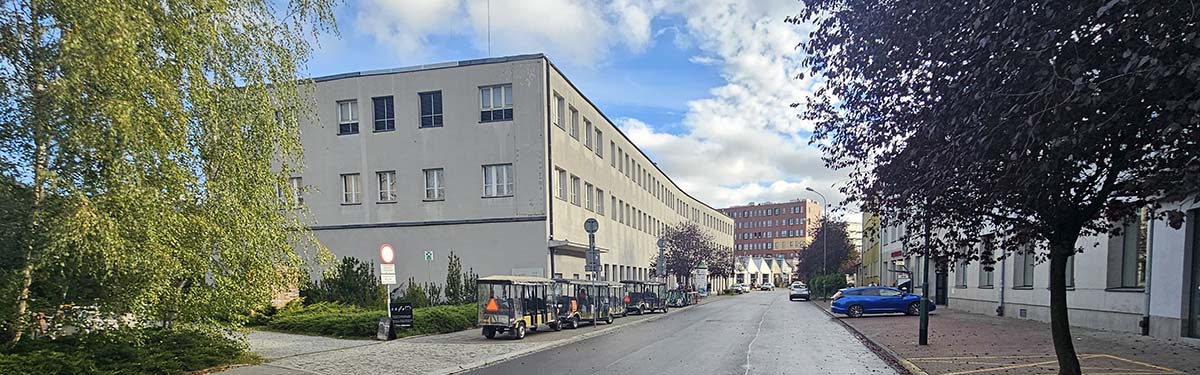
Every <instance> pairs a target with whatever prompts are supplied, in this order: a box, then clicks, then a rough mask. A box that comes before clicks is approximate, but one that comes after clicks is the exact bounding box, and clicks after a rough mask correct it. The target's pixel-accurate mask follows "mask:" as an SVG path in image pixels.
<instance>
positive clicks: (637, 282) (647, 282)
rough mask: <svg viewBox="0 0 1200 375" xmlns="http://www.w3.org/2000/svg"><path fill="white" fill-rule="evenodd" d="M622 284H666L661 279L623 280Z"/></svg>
mask: <svg viewBox="0 0 1200 375" xmlns="http://www.w3.org/2000/svg"><path fill="white" fill-rule="evenodd" d="M621 283H622V284H645V285H666V283H664V282H661V281H642V280H621Z"/></svg>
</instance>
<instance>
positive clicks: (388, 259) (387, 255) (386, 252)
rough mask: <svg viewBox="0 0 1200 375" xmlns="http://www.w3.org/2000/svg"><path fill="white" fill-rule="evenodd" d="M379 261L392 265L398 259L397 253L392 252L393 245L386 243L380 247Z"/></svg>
mask: <svg viewBox="0 0 1200 375" xmlns="http://www.w3.org/2000/svg"><path fill="white" fill-rule="evenodd" d="M379 259H380V260H383V264H392V260H393V259H396V253H395V252H394V251H392V245H389V244H386V243H385V244H383V245H380V246H379Z"/></svg>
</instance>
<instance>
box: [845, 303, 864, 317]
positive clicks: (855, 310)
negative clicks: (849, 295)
mask: <svg viewBox="0 0 1200 375" xmlns="http://www.w3.org/2000/svg"><path fill="white" fill-rule="evenodd" d="M846 316H848V317H851V318H858V317H861V316H863V307H862V305H850V307H849V308H846Z"/></svg>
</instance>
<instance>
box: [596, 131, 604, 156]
mask: <svg viewBox="0 0 1200 375" xmlns="http://www.w3.org/2000/svg"><path fill="white" fill-rule="evenodd" d="M596 156H599V157H600V158H601V159H604V132H601V131H600V127H599V126H597V127H596Z"/></svg>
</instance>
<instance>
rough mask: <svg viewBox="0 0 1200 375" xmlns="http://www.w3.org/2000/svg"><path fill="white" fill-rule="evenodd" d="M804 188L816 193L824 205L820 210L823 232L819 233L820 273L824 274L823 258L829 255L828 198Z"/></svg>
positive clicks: (807, 188)
mask: <svg viewBox="0 0 1200 375" xmlns="http://www.w3.org/2000/svg"><path fill="white" fill-rule="evenodd" d="M804 190H808V191H811V192H814V193H817V195H819V196H821V204H822V205H824V206H823V208H822V212H821V231H822V232H824V234H823V235H821V274H822V275H824V274H825V258H826V256H828V255H829V231H828V229H829V227H828V226H827V225H828V224H829V200H828V199H825V194H821V192H819V191H816V190H813V188H811V187H806V188H804Z"/></svg>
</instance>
